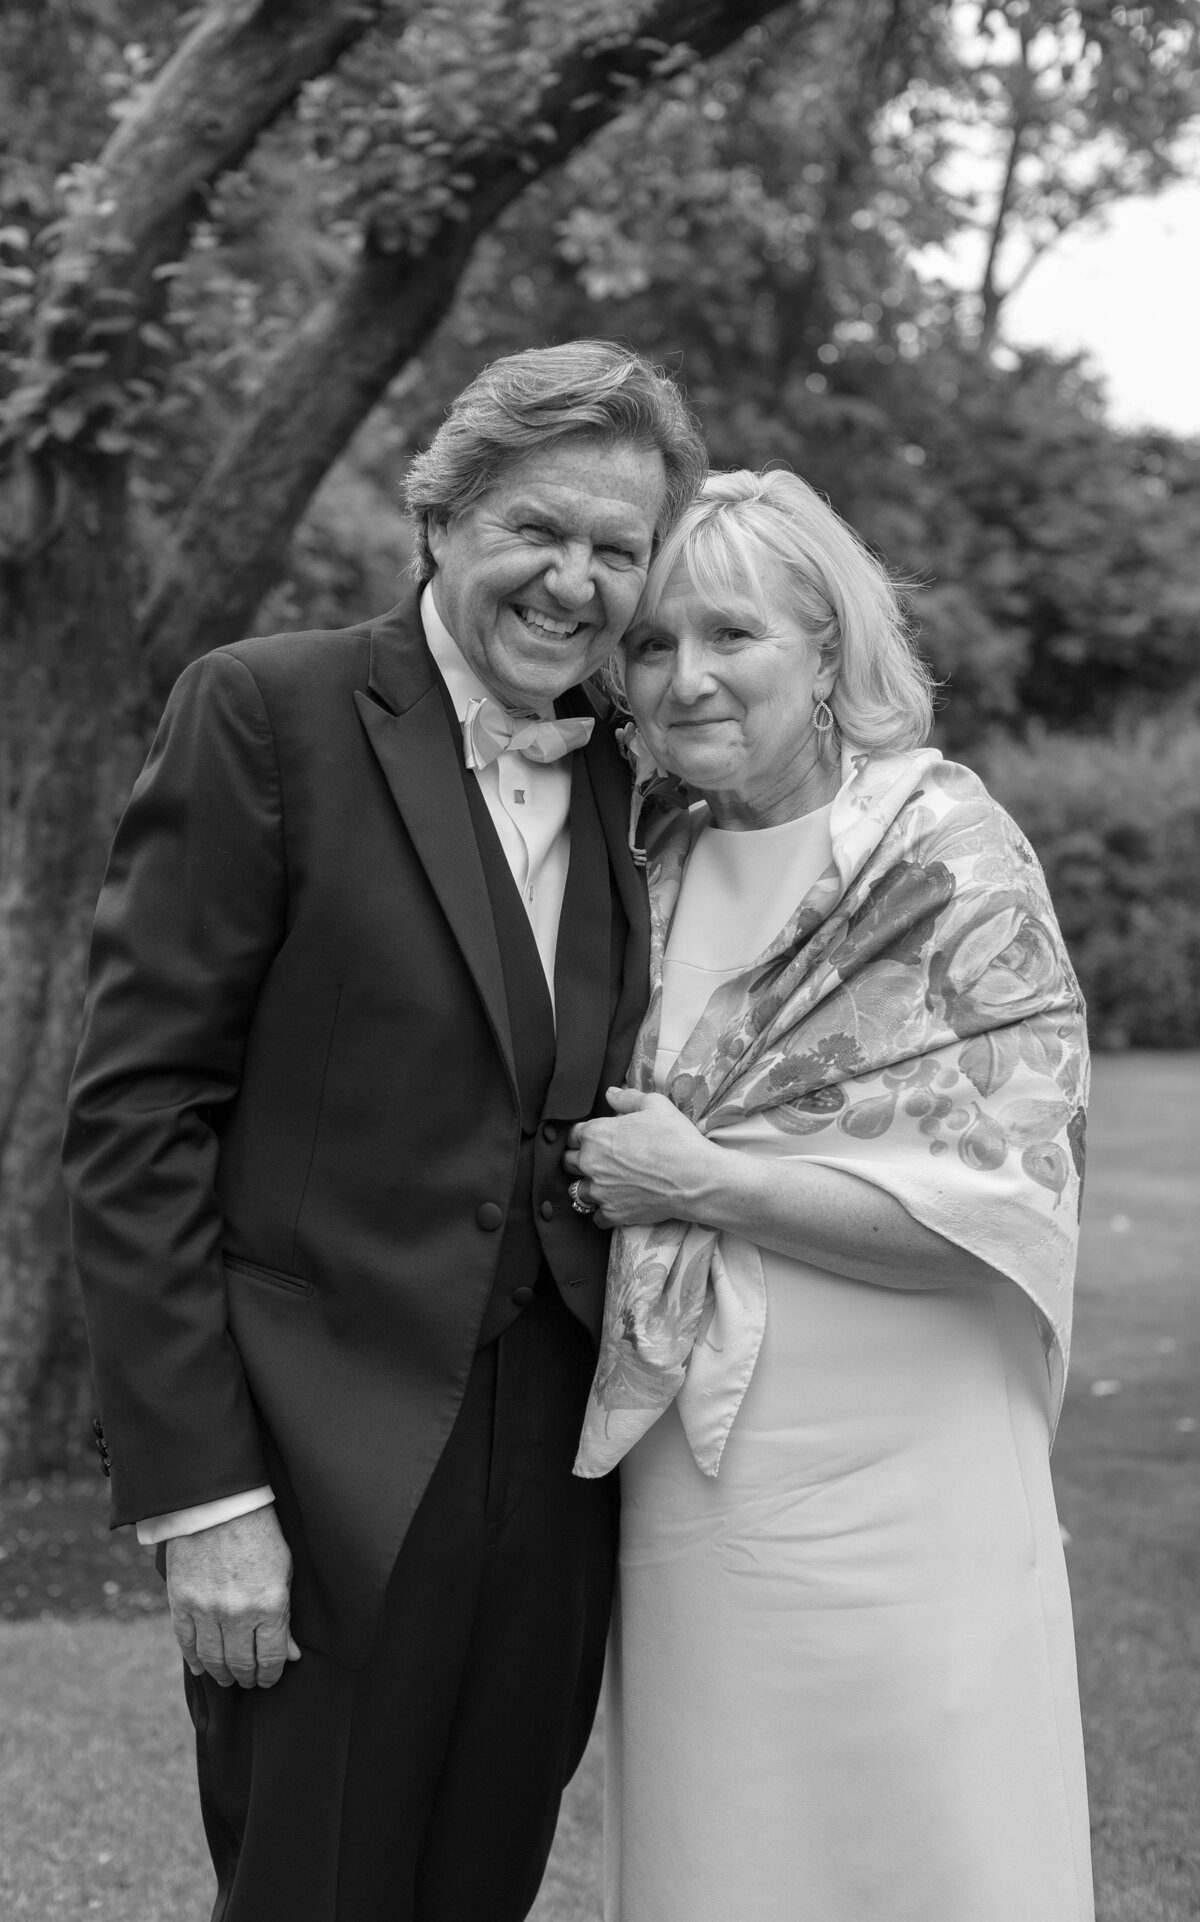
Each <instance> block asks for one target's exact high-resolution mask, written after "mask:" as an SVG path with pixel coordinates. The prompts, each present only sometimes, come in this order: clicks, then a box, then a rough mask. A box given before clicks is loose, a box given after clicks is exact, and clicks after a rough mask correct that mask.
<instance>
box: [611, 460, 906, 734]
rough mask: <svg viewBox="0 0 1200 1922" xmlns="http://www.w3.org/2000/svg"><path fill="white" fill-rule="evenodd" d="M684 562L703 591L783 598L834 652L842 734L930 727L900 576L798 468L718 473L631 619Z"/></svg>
mask: <svg viewBox="0 0 1200 1922" xmlns="http://www.w3.org/2000/svg"><path fill="white" fill-rule="evenodd" d="M681 564H682V566H683V567H684V569H685V570H686V572H687V574H688V577H689V579H690V580H691V581H692V584H693V586H694V587H695V588H696V589H697V591H698V592H699V593H701V594H703V595H705V596H711V597H712V598H714V599H716V600H720V599H721V598H722V597H724V596H725V595H728V594H729V593H731V592H745V591H746V590H747V589H749V591H750V592H751V593H752V594H753V595H755V596H756V597H757V598H759V599H761V600H763V601H764V602H765V601H766V600H767V599H775V598H776V597H777V596H778V597H780V600H781V603H782V605H783V606H784V607H786V608H787V609H788V610H789V611H790V612H791V613H792V614H793V615H794V616H795V618H796V619H797V620H798V621H799V623H800V625H801V626H802V627H803V628H804V630H805V632H806V633H807V634H809V635H810V636H811V638H812V640H813V641H814V642H815V643H816V645H817V647H818V648H819V649H820V651H821V655H822V657H823V659H824V661H825V662H826V664H829V662H830V661H836V664H837V679H836V680H835V682H834V684H833V688H832V691H831V692H830V694H829V695H828V697H827V699H828V703H829V706H830V708H831V709H832V711H833V717H834V720H835V722H836V723H837V727H838V731H839V733H840V734H841V736H842V737H843V738H844V739H845V740H848V741H850V742H852V743H853V744H854V745H855V746H856V747H862V748H867V749H871V750H880V749H888V748H912V747H920V746H921V745H922V743H923V742H924V741H925V740H926V739H927V738H928V735H929V730H930V728H931V727H932V725H933V681H932V677H931V675H930V672H929V669H928V668H927V667H926V665H925V663H924V661H923V660H922V659H921V657H920V655H919V654H918V653H917V652H916V650H915V648H914V647H913V644H912V642H911V640H910V638H909V633H908V627H907V622H906V620H905V616H904V610H903V608H902V606H901V603H900V597H899V594H898V593H897V590H896V587H895V585H894V584H893V582H892V579H891V577H890V576H889V574H888V572H887V569H886V568H885V567H884V566H883V564H882V562H880V561H878V560H876V558H875V556H874V555H873V554H872V553H871V552H870V550H869V549H868V548H867V547H866V545H865V544H864V543H863V542H862V541H861V540H860V539H859V537H858V535H857V534H856V533H855V532H854V531H853V529H852V528H850V527H847V525H846V523H845V521H844V520H842V519H841V518H840V516H839V515H837V514H835V513H834V511H833V509H832V507H830V506H829V504H828V502H827V501H824V500H823V499H822V498H821V496H820V495H819V494H818V493H817V491H816V489H815V488H812V487H810V486H809V485H808V482H807V481H803V480H801V479H800V476H799V475H798V474H793V473H790V472H789V471H788V470H787V469H786V468H770V469H768V470H767V471H766V472H764V473H761V474H756V473H753V472H751V471H750V470H749V469H748V468H735V469H733V470H731V471H729V472H726V473H717V474H711V475H710V476H709V478H708V480H707V481H706V483H705V485H704V487H703V489H702V490H701V492H700V493H699V494H698V495H697V496H696V498H695V499H694V500H693V501H692V502H691V503H690V504H689V505H688V506H687V507H685V508H684V510H683V513H682V514H681V515H680V517H679V519H678V520H677V521H676V523H675V526H674V527H673V528H672V529H671V531H670V533H669V534H668V535H667V537H666V539H665V540H664V542H663V544H662V546H661V547H660V548H659V550H658V552H657V554H656V555H655V556H654V559H653V561H652V563H651V566H650V571H649V574H648V575H647V577H646V585H645V588H644V589H643V592H642V598H641V601H640V602H639V604H638V609H637V613H636V614H635V616H634V620H633V627H634V628H640V627H644V626H645V625H646V623H647V622H651V623H652V622H653V620H654V618H655V615H656V613H657V610H658V605H659V602H660V601H661V599H662V596H663V592H664V589H665V588H666V585H667V582H668V580H669V579H670V577H671V575H672V573H673V572H674V570H675V569H676V568H677V567H678V566H680V565H681ZM777 604H779V601H777Z"/></svg>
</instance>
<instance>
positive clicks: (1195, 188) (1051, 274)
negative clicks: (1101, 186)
mask: <svg viewBox="0 0 1200 1922" xmlns="http://www.w3.org/2000/svg"><path fill="white" fill-rule="evenodd" d="M1003 333H1004V336H1005V338H1006V339H1008V340H1011V341H1012V342H1013V343H1014V345H1017V346H1043V347H1050V348H1053V349H1054V350H1055V351H1057V352H1063V353H1070V352H1074V351H1075V350H1076V349H1079V348H1082V349H1084V350H1085V351H1086V352H1087V353H1088V354H1089V356H1090V358H1091V360H1092V362H1093V363H1094V365H1095V367H1096V369H1097V371H1098V372H1099V373H1100V374H1101V376H1102V377H1103V379H1104V382H1105V386H1106V389H1107V394H1108V403H1109V413H1110V416H1111V418H1112V419H1113V421H1114V422H1115V423H1116V424H1118V425H1120V426H1123V427H1141V426H1155V427H1166V428H1169V429H1170V430H1171V432H1172V433H1176V434H1200V182H1189V183H1187V184H1185V185H1181V186H1177V187H1173V188H1170V189H1168V190H1167V191H1166V192H1165V193H1163V194H1160V195H1158V196H1156V197H1155V198H1154V199H1152V200H1139V201H1126V202H1123V203H1121V204H1120V205H1118V206H1116V207H1114V208H1113V209H1112V211H1111V212H1110V213H1109V214H1108V215H1107V217H1106V219H1105V222H1104V225H1103V226H1100V225H1096V226H1092V227H1089V228H1087V229H1084V230H1080V231H1078V232H1076V233H1073V234H1069V235H1068V236H1067V237H1066V238H1065V239H1064V240H1062V241H1060V242H1059V244H1058V246H1057V247H1055V248H1054V249H1053V250H1052V251H1051V252H1050V253H1049V254H1047V255H1046V256H1045V258H1044V259H1042V260H1041V261H1039V263H1038V264H1037V266H1036V267H1035V268H1034V269H1033V271H1032V273H1031V274H1030V276H1029V279H1028V280H1027V281H1026V283H1025V285H1024V286H1023V287H1021V288H1020V289H1019V290H1018V291H1017V292H1016V293H1015V294H1014V295H1013V296H1012V299H1011V302H1010V303H1009V304H1008V305H1007V306H1006V308H1005V318H1004V321H1003Z"/></svg>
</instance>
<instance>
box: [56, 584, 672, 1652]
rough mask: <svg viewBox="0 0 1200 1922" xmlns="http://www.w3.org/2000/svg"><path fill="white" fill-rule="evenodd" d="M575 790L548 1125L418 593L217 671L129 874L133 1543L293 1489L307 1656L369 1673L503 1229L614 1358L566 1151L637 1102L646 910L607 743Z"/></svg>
mask: <svg viewBox="0 0 1200 1922" xmlns="http://www.w3.org/2000/svg"><path fill="white" fill-rule="evenodd" d="M558 708H559V712H560V713H570V712H574V713H580V712H582V713H587V712H590V709H589V707H588V704H587V701H586V698H585V697H584V696H583V695H582V694H580V693H579V692H578V691H573V692H572V693H571V694H570V695H568V696H567V697H565V699H564V700H563V701H561V702H560V703H559V704H558ZM571 767H572V776H571V778H572V799H571V819H572V840H571V861H570V868H569V871H568V877H567V884H566V896H565V899H564V904H563V916H562V924H561V928H560V934H559V942H558V955H557V962H556V971H555V1003H556V1015H557V1039H556V1042H555V1044H554V1057H553V1064H552V1071H551V1073H550V1076H549V1084H548V1088H547V1089H546V1092H545V1098H544V1102H543V1103H542V1105H541V1112H540V1113H538V1114H536V1115H531V1114H529V1113H528V1112H526V1113H525V1115H524V1116H523V1115H522V1111H521V1087H520V1076H519V1064H518V1062H517V1061H516V1059H515V1057H514V1050H513V1037H512V1032H511V1024H510V1020H509V1009H508V1002H507V999H506V993H505V978H504V971H505V959H504V955H503V954H502V952H501V943H500V938H499V936H498V933H497V916H496V914H495V912H494V910H493V906H492V901H491V900H490V899H489V891H488V889H489V877H488V876H487V875H486V874H485V870H484V863H483V861H482V859H481V853H480V838H479V835H480V829H479V827H478V823H477V821H476V820H474V819H473V814H475V815H477V814H478V808H477V805H476V806H474V807H473V805H472V798H471V796H470V795H469V793H468V791H467V788H466V784H465V780H464V774H463V768H462V748H461V740H460V738H459V737H458V735H457V731H456V729H455V726H454V720H453V712H452V710H451V709H450V707H449V702H448V697H447V695H446V692H445V688H444V685H443V683H442V681H441V678H440V676H439V674H438V672H437V669H436V667H435V666H434V663H433V660H432V658H431V656H430V654H429V651H428V648H427V646H426V643H425V638H424V634H423V631H422V628H421V622H420V617H419V613H418V601H417V595H416V593H415V592H414V593H413V594H411V595H410V596H409V597H408V598H407V599H406V600H405V601H404V602H403V603H402V604H401V605H400V606H399V607H398V608H396V609H394V610H393V612H392V613H391V614H388V615H386V616H384V617H383V618H382V619H380V620H378V621H375V622H373V623H367V624H364V625H362V626H360V627H354V628H349V629H345V630H342V631H338V632H324V633H309V634H289V635H276V636H272V637H269V638H266V639H258V640H252V641H244V642H240V643H238V644H237V645H236V646H233V647H227V648H220V649H217V650H216V651H214V652H213V653H211V654H209V655H206V656H205V657H204V658H203V659H201V660H200V661H198V662H196V663H195V664H194V665H193V666H192V667H190V668H189V669H187V671H186V672H185V673H184V674H183V676H182V677H181V679H180V681H179V682H178V684H177V686H176V688H175V690H174V692H173V694H172V696H171V698H170V701H169V703H168V705H167V709H166V712H165V714H164V717H163V721H162V724H161V726H160V729H159V732H158V736H157V738H156V740H155V743H154V746H153V748H152V750H151V753H150V757H149V760H148V761H147V764H146V767H145V769H144V771H143V773H142V775H141V777H140V779H139V781H138V783H137V786H136V787H135V789H134V793H133V796H132V798H131V800H130V804H129V806H128V809H127V810H126V813H125V815H124V817H123V820H122V822H121V825H120V828H119V830H118V833H117V837H116V840H115V843H114V847H113V851H112V855H111V859H110V864H109V870H108V874H107V877H106V880H105V884H104V889H103V892H102V895H101V899H100V905H99V909H98V912H97V918H96V927H95V933H94V936H93V943H92V955H91V962H90V968H89V985H88V992H87V998H86V1002H85V1011H84V1025H83V1035H82V1041H81V1046H80V1052H79V1058H78V1061H77V1064H76V1070H75V1076H74V1080H73V1084H72V1091H71V1099H70V1104H69V1120H68V1127H67V1135H66V1142H65V1154H64V1166H65V1170H66V1176H67V1184H68V1191H69V1194H70V1199H71V1213H72V1234H73V1241H74V1247H75V1256H76V1263H77V1267H78V1270H79V1275H80V1280H81V1284H82V1287H83V1292H84V1301H85V1307H86V1311H87V1318H88V1326H89V1335H90V1339H91V1345H92V1353H93V1363H94V1372H95V1379H96V1387H97V1393H98V1399H99V1402H100V1407H101V1411H102V1415H103V1421H104V1428H105V1433H106V1437H107V1448H108V1455H109V1463H110V1467H111V1475H112V1492H113V1525H114V1526H118V1525H120V1524H121V1523H124V1522H131V1521H135V1520H138V1519H141V1518H142V1517H144V1516H148V1515H154V1514H161V1513H165V1512H167V1511H169V1510H173V1509H177V1508H182V1507H187V1506H190V1505H192V1504H194V1503H199V1502H204V1501H208V1500H211V1499H215V1498H216V1497H218V1496H222V1495H228V1494H233V1493H236V1492H238V1491H240V1490H242V1489H245V1488H248V1487H253V1486H256V1485H258V1484H260V1483H262V1482H265V1481H268V1480H269V1481H270V1482H271V1483H272V1485H273V1487H274V1489H275V1493H276V1499H277V1502H278V1506H279V1513H280V1520H281V1523H282V1525H283V1528H284V1532H285V1534H286V1536H287V1538H288V1541H289V1546H290V1547H291V1549H292V1553H293V1557H294V1559H295V1564H296V1567H295V1575H294V1582H293V1619H294V1622H295V1626H296V1630H297V1633H298V1634H299V1635H300V1636H301V1638H302V1639H304V1640H307V1641H308V1642H310V1643H312V1644H313V1645H314V1646H316V1647H320V1648H324V1649H325V1650H326V1652H328V1653H330V1654H333V1655H334V1656H336V1657H337V1658H339V1659H342V1660H346V1661H351V1662H356V1661H359V1660H362V1659H364V1658H365V1656H366V1653H367V1652H368V1650H369V1647H370V1644H371V1640H372V1637H373V1631H374V1626H375V1623H376V1620H377V1618H378V1613H379V1610H380V1609H381V1607H382V1601H383V1594H384V1590H385V1588H386V1584H387V1581H388V1577H389V1576H390V1573H391V1570H392V1566H393V1564H394V1562H395V1559H396V1555H397V1552H398V1549H399V1546H400V1543H401V1541H402V1540H403V1537H404V1533H405V1530H406V1527H407V1525H408V1522H409V1520H410V1518H411V1516H412V1514H413V1511H414V1509H415V1507H416V1505H417V1502H418V1501H419V1500H420V1497H421V1494H422V1492H423V1490H424V1488H425V1485H426V1483H427V1482H428V1479H429V1476H430V1474H431V1472H432V1470H433V1467H434V1465H435V1463H436V1462H437V1459H438V1457H439V1455H440V1453H441V1451H442V1448H443V1446H444V1444H445V1441H446V1439H447V1436H448V1435H449V1432H450V1428H451V1426H452V1424H453V1421H454V1417H455V1413H456V1410H457V1407H458V1404H459V1401H460V1399H461V1396H462V1393H463V1389H464V1386H465V1383H466V1379H467V1375H468V1373H469V1370H470V1367H471V1363H472V1358H473V1355H474V1352H475V1348H476V1344H477V1341H478V1338H479V1331H480V1327H481V1323H482V1321H483V1317H484V1313H485V1310H486V1309H487V1308H488V1304H489V1296H490V1295H491V1294H492V1289H493V1282H494V1278H495V1276H496V1272H497V1265H498V1260H499V1255H500V1249H501V1246H502V1243H503V1242H504V1239H505V1235H504V1224H505V1219H506V1215H507V1213H508V1211H509V1209H510V1207H512V1206H514V1205H524V1207H525V1209H526V1211H527V1218H528V1211H529V1208H530V1203H532V1220H533V1222H534V1224H535V1226H536V1233H537V1237H538V1243H539V1244H540V1249H541V1253H542V1256H543V1258H544V1260H545V1262H546V1264H547V1266H548V1268H549V1270H550V1272H551V1274H552V1275H553V1277H554V1280H555V1282H556V1283H557V1285H558V1286H559V1288H560V1289H561V1292H562V1295H563V1299H564V1300H565V1301H566V1303H567V1305H568V1306H569V1308H570V1309H571V1311H572V1312H573V1313H574V1314H575V1315H576V1316H577V1317H578V1318H579V1320H580V1321H581V1322H582V1323H583V1324H584V1325H585V1326H586V1327H588V1328H589V1329H590V1330H591V1331H592V1332H593V1334H595V1333H596V1332H597V1331H598V1328H599V1319H600V1312H601V1306H602V1301H603V1290H604V1276H605V1267H606V1258H607V1241H608V1237H607V1236H605V1235H603V1234H601V1233H599V1232H598V1231H597V1230H596V1229H595V1228H594V1227H593V1225H592V1224H591V1223H590V1221H588V1220H587V1219H585V1218H584V1217H581V1216H579V1215H577V1214H576V1213H574V1212H573V1211H572V1209H571V1208H570V1206H569V1202H568V1198H567V1194H566V1181H567V1178H566V1175H565V1173H564V1171H563V1168H562V1165H561V1157H562V1152H563V1149H564V1147H565V1145H566V1132H567V1128H568V1127H569V1125H570V1123H571V1122H572V1121H574V1120H577V1119H580V1118H583V1117H585V1116H588V1115H591V1114H594V1113H596V1112H597V1111H599V1110H602V1109H603V1105H604V1104H603V1091H604V1089H605V1088H606V1087H607V1086H609V1085H610V1084H612V1083H615V1082H620V1081H621V1080H623V1077H624V1071H625V1067H626V1064H627V1061H628V1058H629V1054H630V1051H631V1047H632V1042H633V1038H634V1035H635V1033H636V1029H637V1025H638V1022H639V1021H640V1018H641V1015H642V1013H643V1011H644V1007H645V1000H646V979H647V953H648V914H647V907H646V901H645V894H644V885H643V882H642V877H641V876H640V874H639V873H638V871H637V869H636V868H635V867H634V865H633V863H632V861H631V860H630V858H629V855H628V852H627V849H626V845H625V833H626V821H627V813H628V781H627V778H626V773H625V769H624V767H623V764H622V762H621V759H620V755H619V753H618V751H617V749H616V747H615V744H614V742H613V740H612V738H611V736H610V735H609V733H608V732H607V730H606V729H605V728H604V727H603V725H601V724H597V726H596V728H595V730H594V732H593V737H592V739H591V741H590V742H589V744H588V746H587V747H586V748H585V749H583V750H582V751H580V752H577V753H576V754H575V755H574V756H573V757H572V763H571ZM469 778H470V780H472V781H473V780H474V776H470V777H469ZM585 801H586V802H587V807H586V809H584V808H583V803H584V802H585ZM597 823H598V827H599V832H597V831H596V830H597ZM589 824H590V826H589ZM582 827H588V828H589V831H587V832H583V831H580V829H581V828H582ZM490 879H491V886H492V888H493V890H494V889H495V886H496V882H495V875H494V872H493V874H492V876H491V877H490ZM512 895H513V902H514V903H516V904H517V905H518V906H519V897H518V896H517V892H516V888H515V884H513V888H512ZM525 927H526V931H528V930H527V924H525ZM526 1105H527V1107H528V1099H527V1103H526ZM518 1166H520V1168H521V1169H522V1171H523V1181H524V1183H525V1185H526V1186H528V1184H529V1183H530V1180H531V1182H532V1194H531V1195H529V1194H526V1195H524V1196H523V1197H522V1196H521V1195H520V1194H514V1184H515V1183H517V1169H518ZM520 1185H521V1184H520V1183H517V1186H518V1187H519V1186H520Z"/></svg>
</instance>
